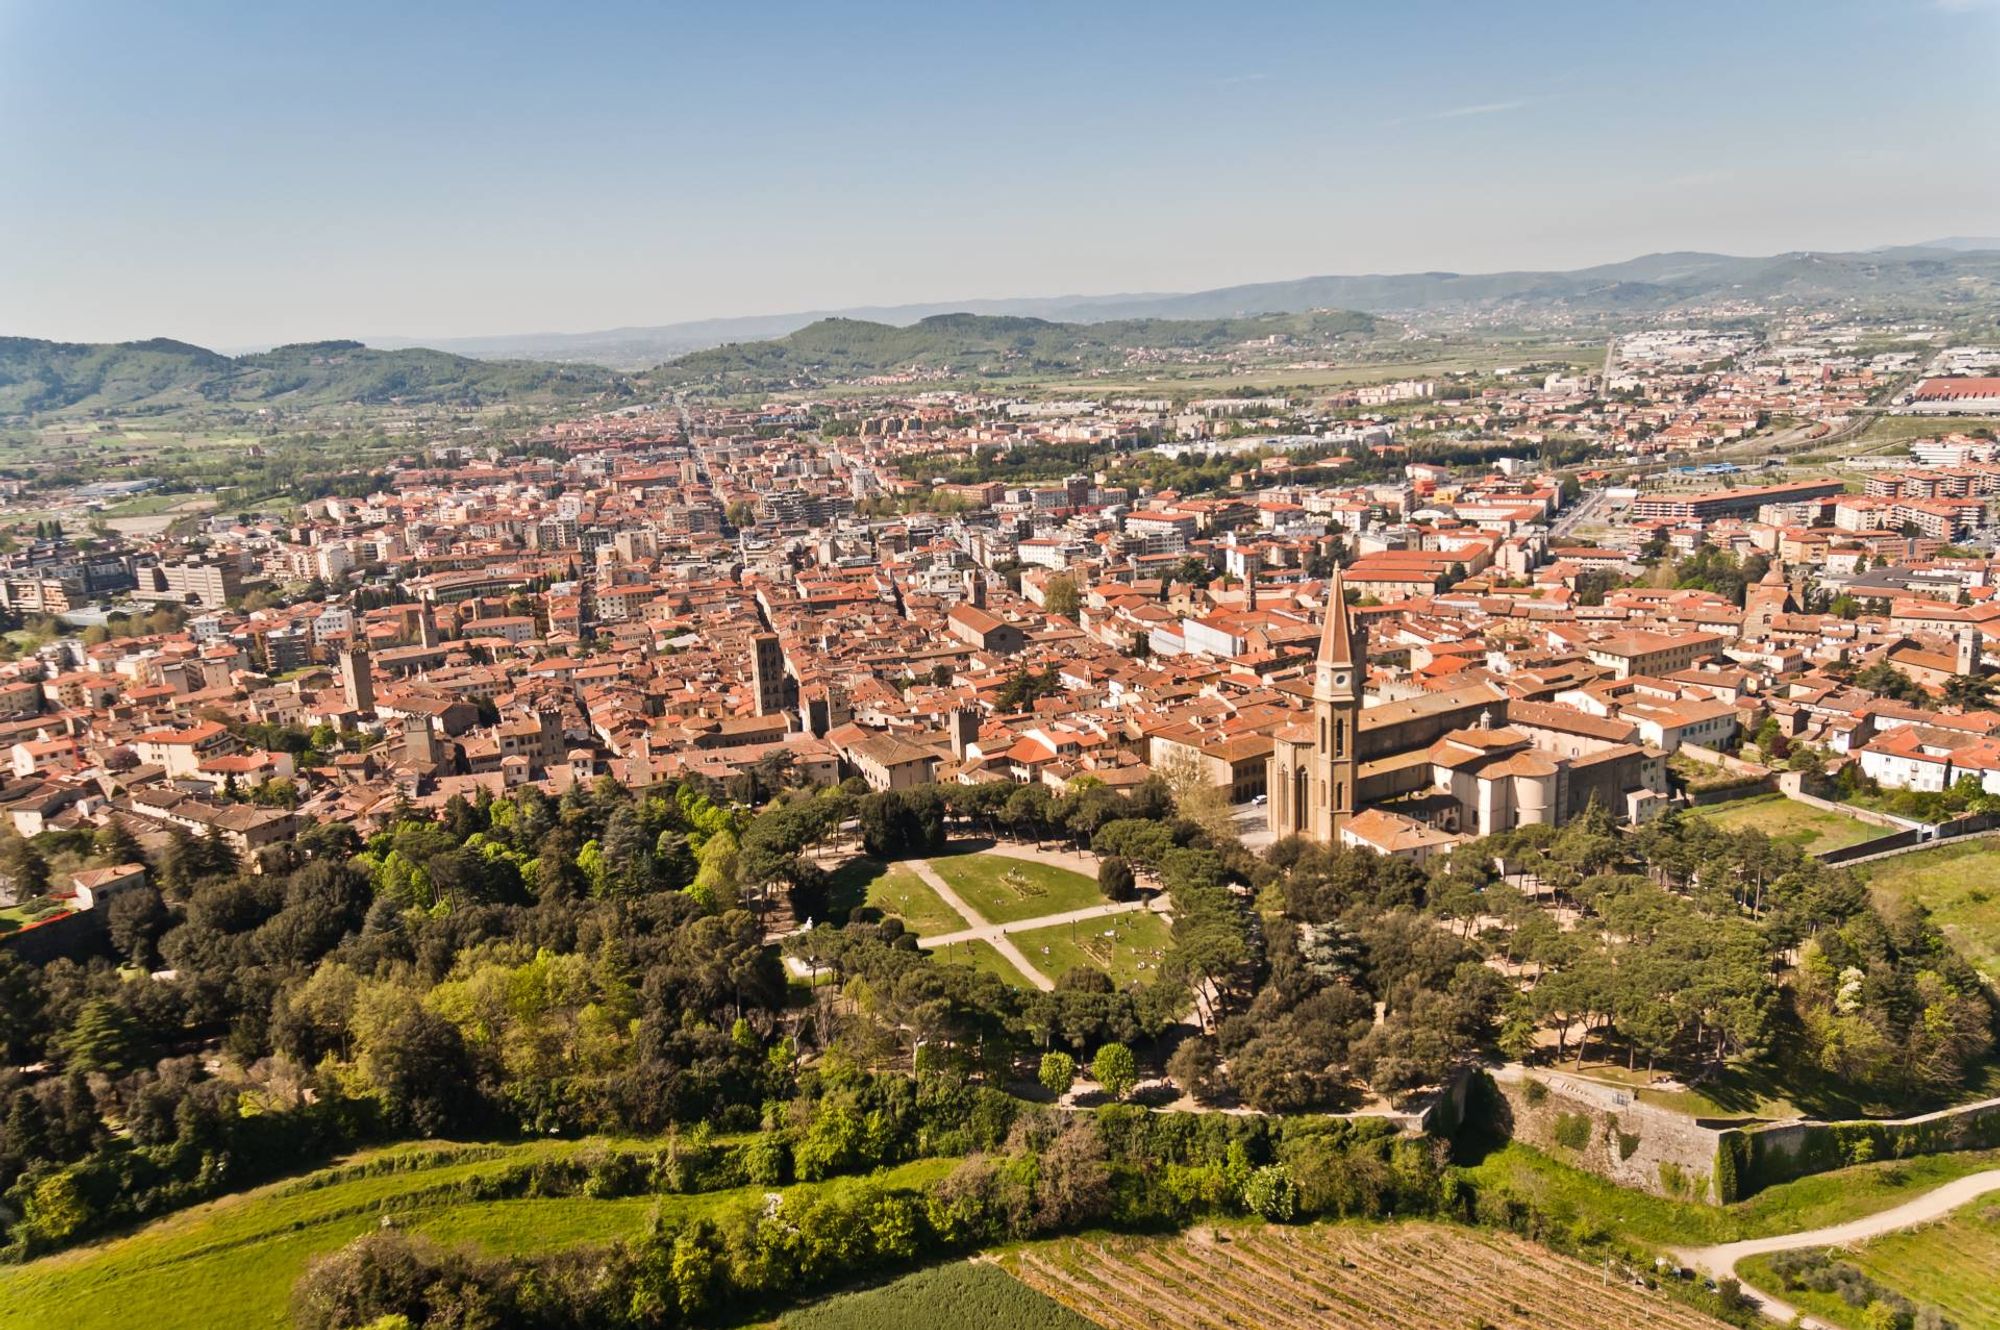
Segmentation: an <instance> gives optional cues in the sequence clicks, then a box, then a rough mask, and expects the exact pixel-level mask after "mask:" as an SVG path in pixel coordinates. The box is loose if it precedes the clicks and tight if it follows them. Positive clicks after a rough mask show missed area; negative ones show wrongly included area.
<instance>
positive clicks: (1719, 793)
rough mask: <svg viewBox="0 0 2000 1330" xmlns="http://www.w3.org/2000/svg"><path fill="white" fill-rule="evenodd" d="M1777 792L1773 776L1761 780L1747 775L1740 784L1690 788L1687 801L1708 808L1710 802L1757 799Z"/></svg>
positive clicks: (1724, 802) (1698, 806)
mask: <svg viewBox="0 0 2000 1330" xmlns="http://www.w3.org/2000/svg"><path fill="white" fill-rule="evenodd" d="M1777 792H1778V785H1777V782H1776V781H1775V780H1773V779H1772V778H1771V777H1769V776H1765V777H1763V778H1762V779H1761V780H1760V779H1756V778H1753V777H1748V776H1746V777H1744V779H1743V783H1742V784H1740V785H1713V786H1710V787H1709V788H1707V789H1703V790H1696V789H1690V790H1688V792H1687V801H1688V806H1689V807H1690V808H1706V807H1708V806H1709V805H1710V804H1726V803H1731V802H1733V801H1735V800H1737V799H1757V798H1761V797H1762V796H1764V795H1767V794H1776V793H1777Z"/></svg>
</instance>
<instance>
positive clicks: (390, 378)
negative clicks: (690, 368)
mask: <svg viewBox="0 0 2000 1330" xmlns="http://www.w3.org/2000/svg"><path fill="white" fill-rule="evenodd" d="M623 381H624V378H623V376H622V375H620V374H617V373H615V372H614V371H611V370H607V369H601V368H599V367H597V366H594V365H566V364H549V363H547V362H543V361H521V360H477V359H473V358H471V357H467V356H458V355H452V354H450V353H448V352H444V351H436V350H429V349H421V348H408V349H400V350H377V349H374V348H371V347H367V346H364V345H363V344H361V343H360V342H351V341H334V342H301V343H297V344H294V345H291V346H281V347H277V348H274V349H273V350H270V351H261V352H257V353H255V354H252V355H244V356H234V357H232V356H225V355H222V354H220V353H219V352H215V351H210V350H208V349H207V348H206V347H200V346H192V345H189V344H188V343H186V342H176V341H174V340H172V339H170V338H165V337H156V338H152V339H149V340H147V341H142V342H95V343H85V342H48V341H42V340H40V339H38V338H32V337H0V415H15V414H31V413H35V412H43V411H65V410H99V409H103V410H115V409H126V410H130V409H134V408H144V409H162V408H171V407H175V406H194V405H199V404H203V403H209V404H216V403H230V402H233V403H239V404H242V405H291V406H320V405H329V404H360V405H385V404H389V403H395V402H407V403H411V404H453V405H463V406H477V405H480V404H482V403H485V402H492V401H500V400H507V401H522V400H530V399H533V400H543V401H567V400H573V399H577V398H583V397H588V396H590V395H592V394H595V393H600V392H604V391H606V390H608V389H612V388H615V387H618V386H619V385H621V384H622V383H623Z"/></svg>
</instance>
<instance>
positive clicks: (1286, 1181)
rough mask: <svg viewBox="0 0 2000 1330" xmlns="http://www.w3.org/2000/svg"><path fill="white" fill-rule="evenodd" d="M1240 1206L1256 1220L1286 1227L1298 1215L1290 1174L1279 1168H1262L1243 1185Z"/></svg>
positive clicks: (1297, 1191)
mask: <svg viewBox="0 0 2000 1330" xmlns="http://www.w3.org/2000/svg"><path fill="white" fill-rule="evenodd" d="M1243 1206H1244V1208H1245V1209H1247V1210H1249V1211H1250V1213H1251V1214H1253V1215H1256V1216H1257V1217H1258V1218H1259V1219H1263V1220H1266V1221H1268V1222H1270V1223H1273V1224H1289V1223H1291V1222H1292V1220H1293V1219H1294V1218H1295V1217H1296V1216H1297V1215H1298V1210H1299V1189H1298V1187H1297V1185H1296V1184H1294V1183H1293V1182H1292V1174H1291V1170H1290V1169H1288V1168H1286V1167H1285V1166H1284V1165H1283V1164H1266V1165H1265V1166H1264V1167H1263V1168H1260V1169H1258V1170H1256V1171H1255V1172H1254V1173H1252V1174H1251V1175H1250V1177H1249V1178H1248V1179H1247V1180H1246V1181H1245V1182H1244V1184H1243Z"/></svg>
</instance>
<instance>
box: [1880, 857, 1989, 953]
mask: <svg viewBox="0 0 2000 1330" xmlns="http://www.w3.org/2000/svg"><path fill="white" fill-rule="evenodd" d="M1858 871H1860V872H1862V873H1864V874H1865V875H1866V877H1867V881H1868V889H1869V890H1870V891H1872V892H1874V893H1875V898H1876V899H1877V900H1878V901H1880V902H1882V903H1883V904H1884V905H1897V904H1901V903H1903V902H1905V901H1915V902H1917V903H1919V904H1922V905H1923V906H1925V907H1926V908H1928V909H1929V910H1930V912H1931V918H1932V919H1933V920H1934V921H1935V922H1936V923H1937V926H1938V927H1939V928H1942V929H1943V930H1944V932H1945V936H1946V937H1949V938H1950V939H1951V940H1952V944H1953V945H1954V946H1956V947H1957V948H1958V950H1959V952H1960V954H1962V955H1963V956H1964V957H1965V958H1966V959H1967V960H1969V961H1971V962H1972V963H1973V964H1974V965H1976V966H1978V967H1979V968H1980V969H1981V970H1983V971H1984V972H1985V973H1986V974H1987V975H1989V976H2000V841H1996V840H1984V839H1982V840H1975V841H1972V842H1970V843H1967V844H1961V845H1947V846H1944V847H1942V848H1940V849H1936V850H1924V851H1921V852H1920V853H1917V854H1902V855H1898V856H1896V857H1895V858H1894V859H1884V860H1882V861H1881V862H1879V863H1873V864H1867V865H1864V866H1863V867H1862V868H1861V869H1860V870H1858Z"/></svg>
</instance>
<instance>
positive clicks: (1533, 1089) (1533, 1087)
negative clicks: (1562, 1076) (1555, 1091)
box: [1521, 1078, 1549, 1105]
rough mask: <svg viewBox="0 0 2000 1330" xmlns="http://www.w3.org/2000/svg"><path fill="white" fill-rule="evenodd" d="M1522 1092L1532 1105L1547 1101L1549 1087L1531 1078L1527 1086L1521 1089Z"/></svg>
mask: <svg viewBox="0 0 2000 1330" xmlns="http://www.w3.org/2000/svg"><path fill="white" fill-rule="evenodd" d="M1521 1094H1522V1096H1523V1097H1524V1098H1525V1099H1527V1101H1528V1103H1529V1104H1530V1105H1533V1104H1540V1103H1545V1102H1547V1100H1548V1097H1549V1087H1548V1086H1546V1085H1544V1084H1542V1083H1541V1082H1540V1081H1538V1080H1535V1079H1533V1078H1530V1079H1529V1081H1528V1084H1527V1087H1526V1088H1525V1089H1523V1090H1522V1091H1521Z"/></svg>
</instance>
